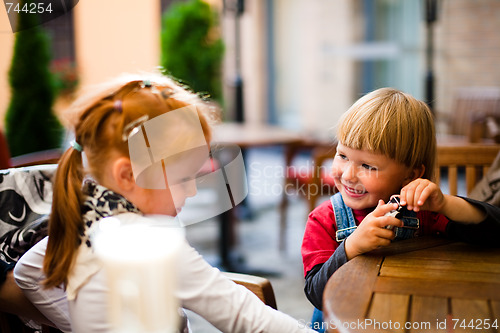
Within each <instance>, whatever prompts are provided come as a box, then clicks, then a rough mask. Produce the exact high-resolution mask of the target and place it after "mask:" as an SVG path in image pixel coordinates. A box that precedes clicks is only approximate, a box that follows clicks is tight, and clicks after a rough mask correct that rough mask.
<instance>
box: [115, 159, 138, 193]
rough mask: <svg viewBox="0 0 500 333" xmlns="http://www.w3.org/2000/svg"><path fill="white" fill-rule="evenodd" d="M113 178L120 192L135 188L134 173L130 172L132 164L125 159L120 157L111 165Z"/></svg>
mask: <svg viewBox="0 0 500 333" xmlns="http://www.w3.org/2000/svg"><path fill="white" fill-rule="evenodd" d="M112 172H113V178H114V180H115V182H116V185H118V186H119V187H120V189H121V190H122V191H129V190H131V189H133V187H134V186H135V179H134V173H133V171H132V163H131V162H130V159H128V158H126V157H120V158H118V159H117V160H116V161H115V162H114V163H113V168H112Z"/></svg>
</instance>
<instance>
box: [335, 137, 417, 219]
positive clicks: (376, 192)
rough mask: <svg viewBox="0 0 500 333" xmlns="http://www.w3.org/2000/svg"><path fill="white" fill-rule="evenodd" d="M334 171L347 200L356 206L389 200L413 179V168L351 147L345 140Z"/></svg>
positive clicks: (336, 180)
mask: <svg viewBox="0 0 500 333" xmlns="http://www.w3.org/2000/svg"><path fill="white" fill-rule="evenodd" d="M332 174H333V178H334V180H335V186H336V187H337V189H338V190H339V191H340V193H341V195H342V198H343V199H344V203H345V204H346V205H347V206H348V207H350V208H352V209H366V208H371V207H375V206H377V203H378V200H380V199H382V200H384V202H387V201H388V200H389V198H390V196H391V195H393V194H399V192H400V190H401V188H402V187H403V186H404V185H406V184H408V183H409V182H410V181H411V180H413V178H412V177H411V175H412V174H413V172H412V170H411V169H410V168H409V167H407V166H405V165H403V164H401V163H398V162H396V161H395V160H393V159H391V158H389V157H387V156H385V155H382V154H376V153H373V152H371V151H367V150H360V149H352V148H348V147H346V146H344V145H342V144H341V143H339V144H338V146H337V153H336V154H335V158H334V160H333V165H332Z"/></svg>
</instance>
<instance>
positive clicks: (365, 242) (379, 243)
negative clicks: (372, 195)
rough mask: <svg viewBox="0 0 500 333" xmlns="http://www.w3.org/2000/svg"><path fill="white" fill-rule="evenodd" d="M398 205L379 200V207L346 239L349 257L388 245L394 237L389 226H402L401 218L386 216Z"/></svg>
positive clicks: (349, 258)
mask: <svg viewBox="0 0 500 333" xmlns="http://www.w3.org/2000/svg"><path fill="white" fill-rule="evenodd" d="M397 207H398V205H397V204H395V203H389V204H385V203H384V201H383V200H379V202H378V205H377V207H376V208H375V210H374V211H373V212H371V213H370V214H368V215H367V216H366V217H365V218H364V219H363V221H362V222H361V223H360V224H359V226H358V227H357V228H356V230H355V231H354V232H353V233H352V234H351V235H350V236H349V237H348V238H347V239H346V240H345V241H344V242H345V251H346V255H347V259H348V260H351V259H352V258H354V257H356V256H358V255H360V254H363V253H366V252H369V251H372V250H375V249H378V248H380V247H384V246H387V245H389V244H390V243H391V241H392V240H393V239H394V231H393V230H390V229H387V228H386V227H387V226H393V227H401V226H402V224H403V223H402V222H401V220H399V219H397V218H395V217H392V216H385V214H387V213H389V212H390V211H392V210H394V209H396V208H397Z"/></svg>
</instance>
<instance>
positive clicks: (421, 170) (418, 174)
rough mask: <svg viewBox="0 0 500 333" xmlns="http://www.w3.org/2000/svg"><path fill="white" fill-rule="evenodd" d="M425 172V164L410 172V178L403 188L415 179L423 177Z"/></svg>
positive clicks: (406, 180)
mask: <svg viewBox="0 0 500 333" xmlns="http://www.w3.org/2000/svg"><path fill="white" fill-rule="evenodd" d="M424 172H425V165H423V164H422V165H421V166H420V167H418V168H414V169H412V170H410V173H409V175H408V177H407V178H406V179H405V183H404V184H403V186H406V185H408V184H409V183H410V182H412V181H414V180H415V179H417V178H420V177H422V176H423V175H424Z"/></svg>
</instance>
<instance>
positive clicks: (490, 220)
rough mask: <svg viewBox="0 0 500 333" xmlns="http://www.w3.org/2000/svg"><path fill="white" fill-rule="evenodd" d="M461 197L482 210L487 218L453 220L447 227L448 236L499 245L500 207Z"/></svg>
mask: <svg viewBox="0 0 500 333" xmlns="http://www.w3.org/2000/svg"><path fill="white" fill-rule="evenodd" d="M460 199H462V200H464V201H465V202H467V203H468V204H470V205H472V206H474V207H477V208H478V209H480V210H482V211H483V212H484V214H485V218H484V219H483V221H481V222H480V223H456V221H453V220H452V221H450V223H448V225H447V227H446V234H447V236H448V237H450V238H452V239H456V240H460V241H464V242H468V243H475V244H482V245H489V246H499V242H498V238H499V237H500V207H496V206H492V205H490V204H487V203H485V202H481V201H477V200H473V199H469V198H460Z"/></svg>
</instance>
